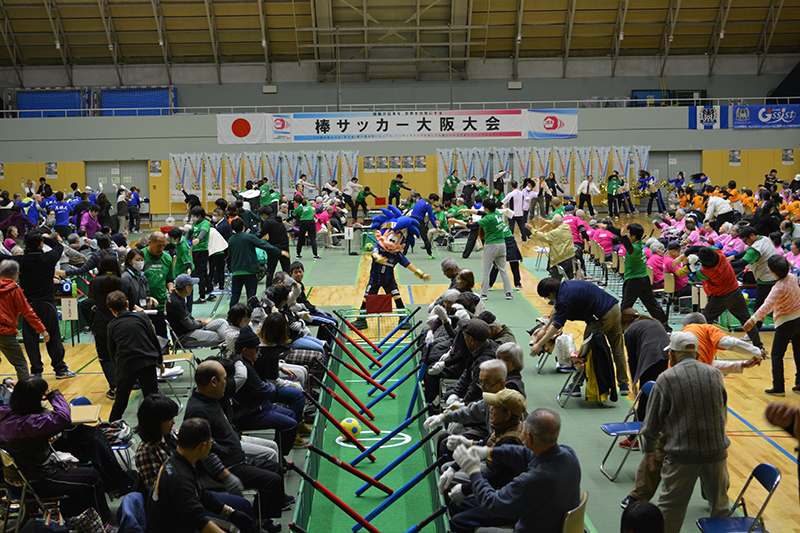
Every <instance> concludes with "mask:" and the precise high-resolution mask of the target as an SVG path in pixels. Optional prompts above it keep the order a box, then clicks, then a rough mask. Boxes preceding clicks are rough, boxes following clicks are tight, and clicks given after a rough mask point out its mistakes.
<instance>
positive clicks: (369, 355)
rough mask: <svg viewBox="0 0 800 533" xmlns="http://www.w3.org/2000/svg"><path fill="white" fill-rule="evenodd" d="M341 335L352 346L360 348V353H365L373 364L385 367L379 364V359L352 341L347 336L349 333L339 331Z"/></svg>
mask: <svg viewBox="0 0 800 533" xmlns="http://www.w3.org/2000/svg"><path fill="white" fill-rule="evenodd" d="M337 329H338V328H337ZM339 333H341V334H342V337H344V338H345V339H347V340H348V341H350V344H352V345H353V346H355V347H356V348H358V351H360V352H361V353H363V354H364V355H366V356H367V359H369V360H370V361H372V362H373V363H375V364H376V365H378V366H383V365H381V363H379V362H378V360H377V359H375V357H374V356H373V355H372V354H371V353H369V352H368V351H366V350H365V349H364V348H362V347H361V345H360V344H357V343H356V341H354V340H353V339H351V338H350V337H349V336H348V335H347V333H345V332H344V331H342V330H339Z"/></svg>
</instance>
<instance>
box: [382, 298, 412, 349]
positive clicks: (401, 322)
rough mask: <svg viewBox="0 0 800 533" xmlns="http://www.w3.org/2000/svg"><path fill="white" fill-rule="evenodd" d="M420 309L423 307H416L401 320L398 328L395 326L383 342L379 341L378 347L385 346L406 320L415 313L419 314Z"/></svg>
mask: <svg viewBox="0 0 800 533" xmlns="http://www.w3.org/2000/svg"><path fill="white" fill-rule="evenodd" d="M420 309H422V308H421V307H417V308H416V309H414V311H412V313H411V314H410V315H408V316H407V317H405V318H404V319H403V320H401V321H400V323H399V324H397V327H396V328H394V329H393V330H392V332H391V333H389V334H388V335H387V336H386V337H384V339H383V340H382V341H381V342H379V343H378V348H380V347H381V346H383V345H384V344H386V341H388V340H389V339H391V338H392V335H394V334H395V333H397V331H398V330H399V329H400V328H401V327H403V324H405V323H406V322H408V321H409V320H411V318H412V317H413V316H414V315H416V314H417V311H419V310H420ZM387 351H388V350H387ZM383 353H386V352H383Z"/></svg>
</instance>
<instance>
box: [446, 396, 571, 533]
mask: <svg viewBox="0 0 800 533" xmlns="http://www.w3.org/2000/svg"><path fill="white" fill-rule="evenodd" d="M560 431H561V417H560V416H559V415H558V413H556V412H555V411H553V410H552V409H548V408H540V409H536V410H535V411H533V412H532V413H531V414H530V415H528V418H526V419H525V446H498V447H494V446H472V447H470V448H468V447H466V446H464V445H460V446H459V447H458V448H456V450H455V452H453V458H454V459H455V460H456V462H457V463H458V465H459V466H460V467H461V470H463V471H464V472H465V473H466V474H469V476H470V482H471V483H472V490H473V493H474V495H475V499H474V505H475V506H477V507H480V509H482V510H483V511H484V512H485V513H486V514H487V515H490V516H502V517H503V518H504V519H506V522H515V525H514V531H515V533H534V532H536V533H557V532H559V531H561V522H562V521H563V520H564V515H565V514H566V513H567V511H570V510H571V509H574V508H575V507H577V506H578V504H580V501H581V491H580V486H581V466H580V463H579V462H578V457H577V455H576V454H575V451H574V450H573V449H572V448H570V447H569V446H566V445H563V444H558V435H559V433H560ZM487 459H491V461H492V466H493V467H495V466H497V467H503V468H509V469H512V470H518V471H520V472H522V473H521V474H520V475H518V476H517V477H515V478H514V479H513V480H512V481H511V482H510V483H508V484H507V485H505V486H503V487H502V488H500V489H495V488H494V487H492V485H491V484H490V483H489V481H488V480H487V479H486V477H485V476H484V475H483V473H481V461H484V460H487ZM465 503H466V501H465ZM453 531H454V532H456V533H460V531H471V530H469V529H467V530H458V529H455V528H453Z"/></svg>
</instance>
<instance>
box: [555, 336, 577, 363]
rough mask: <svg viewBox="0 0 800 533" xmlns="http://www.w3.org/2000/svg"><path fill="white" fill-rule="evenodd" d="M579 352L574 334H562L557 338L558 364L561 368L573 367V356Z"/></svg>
mask: <svg viewBox="0 0 800 533" xmlns="http://www.w3.org/2000/svg"><path fill="white" fill-rule="evenodd" d="M575 351H577V349H576V348H575V338H574V337H573V336H572V333H562V334H561V335H559V336H558V337H556V349H555V353H556V362H557V363H558V365H559V366H567V367H569V366H572V354H573V352H575Z"/></svg>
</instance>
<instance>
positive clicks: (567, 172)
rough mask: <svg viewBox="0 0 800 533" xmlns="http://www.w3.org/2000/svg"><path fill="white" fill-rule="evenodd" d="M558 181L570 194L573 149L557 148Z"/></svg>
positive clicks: (566, 192)
mask: <svg viewBox="0 0 800 533" xmlns="http://www.w3.org/2000/svg"><path fill="white" fill-rule="evenodd" d="M555 150H556V179H557V180H558V182H559V183H560V184H561V186H562V187H563V189H564V193H565V194H570V191H571V190H572V189H571V183H572V148H571V147H570V148H556V149H555Z"/></svg>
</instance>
